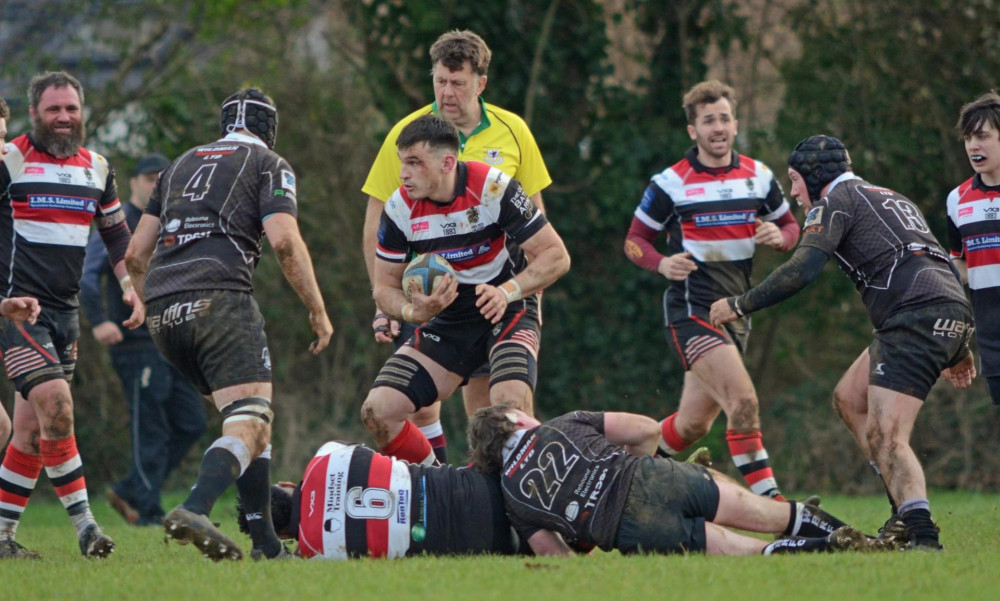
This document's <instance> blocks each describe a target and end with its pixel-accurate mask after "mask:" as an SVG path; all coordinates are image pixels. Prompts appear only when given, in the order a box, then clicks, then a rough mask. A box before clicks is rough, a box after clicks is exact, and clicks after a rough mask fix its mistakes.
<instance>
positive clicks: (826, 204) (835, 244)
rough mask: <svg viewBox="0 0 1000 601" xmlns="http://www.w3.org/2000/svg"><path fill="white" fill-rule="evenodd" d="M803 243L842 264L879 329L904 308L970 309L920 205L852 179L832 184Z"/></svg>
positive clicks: (809, 218) (815, 210)
mask: <svg viewBox="0 0 1000 601" xmlns="http://www.w3.org/2000/svg"><path fill="white" fill-rule="evenodd" d="M800 244H801V245H802V246H812V247H814V248H818V249H820V250H822V251H824V252H825V253H826V254H827V255H832V256H835V257H836V258H837V264H838V265H839V266H840V268H841V270H842V271H843V272H844V273H846V274H847V275H848V277H850V278H851V280H853V281H854V285H855V286H856V287H857V289H858V292H860V293H861V300H862V301H863V302H864V303H865V306H866V307H867V308H868V315H869V317H870V318H871V320H872V323H873V324H874V325H875V327H876V328H879V327H881V325H882V323H883V322H884V321H885V319H886V318H888V317H889V316H890V315H893V314H894V313H896V312H897V311H900V310H903V309H906V308H915V307H922V306H927V305H933V304H936V303H941V302H949V301H954V302H959V303H963V304H965V303H966V299H965V292H964V291H963V290H962V287H961V284H959V282H958V277H957V275H956V274H955V272H954V271H953V269H952V267H951V265H950V262H949V260H948V255H947V254H946V253H945V251H944V249H943V248H941V245H940V244H938V241H937V239H936V238H935V237H934V234H932V233H931V230H930V228H929V227H928V226H927V221H926V220H925V219H924V216H923V214H922V213H921V212H920V209H919V208H917V205H915V204H914V203H913V202H912V201H910V200H909V199H908V198H906V197H905V196H903V195H902V194H899V193H898V192H894V191H893V190H890V189H888V188H883V187H881V186H876V185H873V184H870V183H868V182H866V181H864V180H863V179H861V178H859V177H857V176H855V175H854V174H853V173H845V174H844V175H842V176H840V177H839V178H837V179H836V180H834V181H833V182H832V184H831V188H830V189H829V192H828V194H827V196H825V197H824V198H822V199H821V200H820V201H819V202H817V203H816V204H815V205H813V208H812V210H811V211H809V214H808V215H807V216H806V220H805V223H804V224H803V226H802V241H801V242H800Z"/></svg>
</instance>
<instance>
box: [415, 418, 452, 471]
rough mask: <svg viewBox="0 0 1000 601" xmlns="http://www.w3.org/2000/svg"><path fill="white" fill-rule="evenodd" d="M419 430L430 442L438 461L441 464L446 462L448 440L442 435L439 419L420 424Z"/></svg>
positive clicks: (442, 429) (442, 430)
mask: <svg viewBox="0 0 1000 601" xmlns="http://www.w3.org/2000/svg"><path fill="white" fill-rule="evenodd" d="M420 432H421V433H423V435H424V436H425V437H426V438H427V441H428V442H429V443H431V449H433V450H434V456H435V457H437V460H438V463H440V464H441V465H444V464H446V463H448V440H447V439H446V438H445V436H444V428H443V427H441V420H438V421H436V422H434V423H433V424H430V425H429V426H420Z"/></svg>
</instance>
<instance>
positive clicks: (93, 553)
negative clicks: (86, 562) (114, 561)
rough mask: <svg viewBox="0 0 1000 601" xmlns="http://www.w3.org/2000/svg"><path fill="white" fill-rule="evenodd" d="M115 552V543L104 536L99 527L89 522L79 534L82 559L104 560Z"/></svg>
mask: <svg viewBox="0 0 1000 601" xmlns="http://www.w3.org/2000/svg"><path fill="white" fill-rule="evenodd" d="M114 550H115V541H113V540H111V537H110V536H108V535H107V534H104V531H103V530H101V527H100V526H98V525H97V524H96V523H94V522H91V523H90V524H88V525H87V527H86V528H84V529H83V532H81V533H80V553H82V554H83V556H84V557H98V558H104V557H107V556H108V555H111V553H113V552H114Z"/></svg>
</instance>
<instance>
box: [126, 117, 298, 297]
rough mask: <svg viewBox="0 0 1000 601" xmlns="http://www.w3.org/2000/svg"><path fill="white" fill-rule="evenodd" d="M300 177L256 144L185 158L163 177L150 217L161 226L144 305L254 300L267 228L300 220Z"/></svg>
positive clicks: (221, 143) (209, 148)
mask: <svg viewBox="0 0 1000 601" xmlns="http://www.w3.org/2000/svg"><path fill="white" fill-rule="evenodd" d="M295 202H296V201H295V173H294V172H293V171H292V168H291V167H290V166H289V164H288V162H287V161H285V159H283V158H281V156H279V155H278V154H277V153H275V152H272V151H271V150H269V149H268V148H267V146H265V145H264V144H263V143H262V142H260V140H258V139H257V138H255V137H252V136H247V135H242V134H229V135H228V136H226V137H224V138H222V139H221V140H218V141H216V142H213V143H211V144H206V145H204V146H198V147H196V148H192V149H191V150H188V151H187V152H185V153H184V154H183V155H181V156H180V157H179V158H178V159H177V160H175V161H174V162H173V163H172V164H171V165H170V167H168V168H167V170H166V171H164V172H163V173H162V174H161V175H160V179H159V181H157V184H156V189H155V190H154V191H153V196H152V198H151V199H150V202H149V206H148V207H147V208H146V214H149V215H154V216H156V217H158V218H159V220H160V234H159V239H158V240H157V242H156V250H155V252H154V253H153V258H152V260H151V262H150V265H149V271H148V273H147V276H146V287H145V293H146V299H147V300H151V299H155V298H158V297H161V296H166V295H168V294H173V293H176V292H184V291H191V290H206V289H212V290H235V291H241V292H248V293H249V292H252V291H253V285H252V283H251V278H252V277H253V271H254V268H255V267H256V265H257V261H258V260H260V246H261V240H262V239H263V236H264V225H263V222H264V220H265V219H267V218H268V217H269V216H271V215H273V214H275V213H290V214H291V215H296V204H295Z"/></svg>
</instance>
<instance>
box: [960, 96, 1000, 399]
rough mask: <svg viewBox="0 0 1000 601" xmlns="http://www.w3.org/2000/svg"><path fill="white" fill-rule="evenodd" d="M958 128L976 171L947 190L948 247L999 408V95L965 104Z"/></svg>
mask: <svg viewBox="0 0 1000 601" xmlns="http://www.w3.org/2000/svg"><path fill="white" fill-rule="evenodd" d="M957 128H958V131H959V133H960V134H961V136H962V138H963V140H964V141H965V152H966V154H967V155H968V157H969V163H970V164H971V165H972V170H973V171H975V174H974V175H973V176H972V177H970V178H969V179H967V180H965V181H964V182H963V183H962V184H961V185H960V186H958V187H957V188H955V189H954V190H952V191H951V193H950V194H948V201H947V210H948V249H949V251H950V252H951V257H952V262H953V263H954V264H955V266H956V267H957V268H958V270H959V273H960V274H961V275H962V281H963V283H966V284H968V286H969V290H970V291H971V294H972V312H973V314H974V315H975V317H976V344H977V346H978V348H979V356H980V361H981V362H982V365H981V368H982V375H983V376H984V377H985V378H986V384H987V386H988V387H989V391H990V397H991V398H992V399H993V405H994V406H996V407H1000V315H997V307H1000V252H997V249H998V248H1000V217H998V213H1000V211H997V206H996V205H997V202H996V201H997V199H1000V95H998V94H997V93H996V92H995V91H990V92H987V93H986V94H983V95H982V96H980V97H979V98H977V99H975V100H973V101H972V102H970V103H968V104H966V105H965V106H963V107H962V110H961V112H960V114H959V117H958V123H957Z"/></svg>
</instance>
